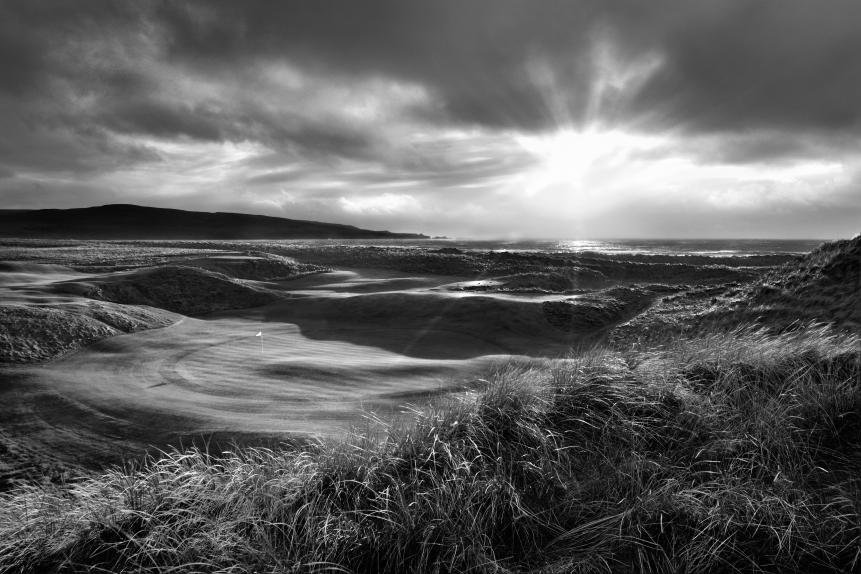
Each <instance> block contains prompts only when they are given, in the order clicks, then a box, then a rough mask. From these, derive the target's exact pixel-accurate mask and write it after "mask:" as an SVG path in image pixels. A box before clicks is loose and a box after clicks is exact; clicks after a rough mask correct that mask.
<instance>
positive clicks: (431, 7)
mask: <svg viewBox="0 0 861 574" xmlns="http://www.w3.org/2000/svg"><path fill="white" fill-rule="evenodd" d="M0 65H2V70H3V73H2V74H0V128H2V131H3V137H2V138H0V207H2V208H33V207H78V206H86V205H96V204H103V203H117V202H125V203H140V204H146V205H157V206H168V207H181V208H188V209H198V210H233V211H242V212H249V213H265V214H271V215H280V216H286V217H292V218H301V219H316V220H325V221H333V222H346V223H352V224H356V225H360V226H363V227H374V228H387V229H393V230H402V231H421V232H425V233H430V234H448V235H458V236H520V237H524V236H533V237H534V236H540V237H568V238H575V237H609V236H615V237H631V236H663V237H667V236H703V237H704V236H713V237H714V236H718V237H720V236H744V237H762V236H770V237H801V236H803V237H833V236H847V235H853V234H855V233H857V232H858V231H859V223H858V222H859V221H861V187H859V186H861V137H859V136H861V105H859V104H858V102H861V3H858V2H856V1H854V0H831V1H829V2H817V1H814V0H810V1H807V2H801V1H797V0H759V1H756V2H751V1H749V0H720V1H718V0H698V1H690V0H676V1H667V0H661V1H656V2H642V1H637V0H615V1H608V0H591V1H588V0H584V1H573V0H571V1H561V0H542V1H541V2H536V1H532V0H433V1H421V2H419V1H413V0H365V1H362V2H343V1H334V0H316V1H314V2H305V1H273V2H254V1H249V2H226V1H225V2H217V1H202V0H201V1H199V2H194V1H182V2H180V1H176V2H168V1H161V2H156V1H146V0H145V1H140V2H138V1H135V2H132V1H128V2H117V1H115V0H98V1H97V0H77V1H75V2H62V1H60V0H56V1H54V2H41V1H34V0H21V1H15V0H7V1H5V2H3V3H0Z"/></svg>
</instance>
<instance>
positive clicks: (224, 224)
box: [0, 204, 423, 239]
mask: <svg viewBox="0 0 861 574" xmlns="http://www.w3.org/2000/svg"><path fill="white" fill-rule="evenodd" d="M0 236H2V237H29V238H74V239H291V238H292V239H298V238H301V239H317V238H319V239H345V238H386V237H392V238H397V237H414V238H420V237H423V236H422V235H419V234H409V233H391V232H389V231H371V230H368V229H360V228H358V227H353V226H352V225H340V224H335V223H321V222H317V221H303V220H297V219H284V218H281V217H268V216H263V215H247V214H242V213H224V212H215V213H206V212H200V211H184V210H180V209H162V208H157V207H143V206H139V205H124V204H116V205H102V206H99V207H85V208H80V209H36V210H0Z"/></svg>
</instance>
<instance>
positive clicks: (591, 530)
mask: <svg viewBox="0 0 861 574" xmlns="http://www.w3.org/2000/svg"><path fill="white" fill-rule="evenodd" d="M859 345H861V342H859V339H858V338H857V337H856V336H851V335H846V334H838V333H835V332H833V331H831V330H829V328H827V327H824V326H817V325H808V326H806V327H804V328H802V329H798V330H796V331H793V332H789V333H783V334H781V335H768V334H765V333H763V332H761V331H757V330H754V329H749V328H748V329H738V330H735V331H733V332H729V333H713V334H711V335H706V336H702V337H699V338H697V339H693V340H678V341H669V342H667V343H666V344H664V345H661V346H655V347H653V348H650V349H648V350H625V349H621V350H620V349H610V348H604V349H598V350H593V351H589V352H585V353H581V354H579V355H577V356H575V357H572V358H570V359H565V360H559V361H556V362H554V363H552V364H550V365H548V366H546V367H541V368H532V369H530V368H525V367H522V366H511V367H508V368H503V369H500V370H499V371H498V372H496V373H494V374H493V375H492V376H491V377H490V378H491V381H490V385H489V386H488V388H487V389H486V390H485V391H483V392H482V393H481V394H479V395H478V396H475V397H472V398H469V399H464V400H459V401H452V402H451V403H449V404H447V405H444V406H436V407H434V408H432V409H429V410H428V411H426V412H423V413H417V415H416V421H415V423H414V424H413V425H412V426H410V427H409V428H405V429H395V428H390V429H388V432H386V433H383V434H382V435H379V438H374V436H376V435H373V434H367V435H364V436H356V437H355V438H354V439H353V440H350V441H346V442H342V443H339V444H329V445H319V446H316V447H314V448H307V449H304V450H286V449H285V450H283V451H274V450H263V449H243V450H237V451H236V452H231V453H223V454H221V455H219V456H217V457H216V456H211V455H210V454H207V453H205V452H202V451H200V450H189V451H185V452H171V453H166V454H163V455H162V456H160V457H155V458H152V459H150V460H148V461H147V462H146V463H145V464H144V465H140V466H138V467H136V468H127V469H116V470H112V471H110V472H108V473H106V474H104V475H102V476H98V477H93V478H90V479H87V480H84V481H81V482H78V483H75V484H72V485H69V486H67V487H65V488H61V489H55V490H46V489H43V488H37V487H31V488H22V489H19V490H17V491H14V492H11V493H8V494H6V495H4V496H3V498H2V500H0V571H9V572H22V573H23V572H123V571H128V572H224V573H250V572H259V573H268V572H411V573H416V574H417V573H422V572H548V573H550V572H560V573H561V572H596V573H597V572H668V573H669V572H674V573H678V572H698V573H699V572H759V571H765V572H828V571H832V572H846V571H852V570H858V569H859V568H861V472H859V471H861V454H859V453H861V358H859V349H861V346H859Z"/></svg>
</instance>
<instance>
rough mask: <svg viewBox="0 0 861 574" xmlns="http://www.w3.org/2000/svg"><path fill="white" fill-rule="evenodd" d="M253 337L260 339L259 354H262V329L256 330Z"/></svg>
mask: <svg viewBox="0 0 861 574" xmlns="http://www.w3.org/2000/svg"><path fill="white" fill-rule="evenodd" d="M254 336H255V337H257V338H259V339H260V354H261V355H262V354H263V331H257V334H256V335H254Z"/></svg>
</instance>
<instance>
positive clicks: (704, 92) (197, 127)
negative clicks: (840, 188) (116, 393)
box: [0, 0, 861, 153]
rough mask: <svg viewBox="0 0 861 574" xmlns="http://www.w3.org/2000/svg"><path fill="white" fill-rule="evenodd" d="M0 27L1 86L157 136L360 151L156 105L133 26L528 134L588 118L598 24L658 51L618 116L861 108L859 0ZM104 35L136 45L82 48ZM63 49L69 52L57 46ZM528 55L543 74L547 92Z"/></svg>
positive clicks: (826, 125)
mask: <svg viewBox="0 0 861 574" xmlns="http://www.w3.org/2000/svg"><path fill="white" fill-rule="evenodd" d="M0 22H2V24H0V26H2V34H0V65H2V66H3V70H4V74H2V80H0V82H2V86H3V87H4V88H5V89H6V90H8V91H10V92H11V93H13V94H19V95H21V97H22V98H23V97H25V96H24V95H23V94H24V93H25V92H26V91H27V90H31V91H32V90H45V89H46V85H47V84H49V83H50V80H56V79H57V78H63V79H64V80H65V81H66V82H67V83H68V85H69V86H70V93H71V94H73V95H77V96H80V95H81V94H96V95H99V94H101V96H102V97H103V99H104V101H105V102H110V103H108V104H106V107H110V108H112V109H108V110H106V111H105V113H104V114H103V117H91V118H89V119H90V120H91V121H95V122H97V123H103V124H104V125H105V126H106V127H107V128H110V129H113V130H117V131H121V132H140V133H148V134H151V135H156V136H171V135H178V136H179V135H184V136H188V137H192V138H198V139H207V140H217V139H234V140H235V139H241V138H242V137H245V136H250V137H270V138H273V139H282V140H283V139H287V140H292V141H302V140H303V139H308V140H309V145H310V146H317V147H323V148H324V147H326V146H327V145H332V146H333V147H335V148H339V147H346V148H347V150H346V151H347V153H349V152H351V151H352V152H354V153H359V152H360V151H361V149H362V148H363V145H364V142H361V141H357V137H356V135H355V134H353V135H348V136H339V135H337V134H335V133H328V134H327V133H326V130H325V129H322V128H319V127H318V128H317V129H311V128H309V127H307V126H303V127H301V128H299V129H296V130H291V129H288V130H286V132H285V131H283V130H282V133H261V131H262V132H266V131H274V128H270V129H269V130H262V129H261V126H263V125H267V124H268V125H270V126H271V125H274V124H273V122H271V121H269V120H272V119H277V118H272V117H267V116H266V115H265V114H261V113H259V112H260V110H259V109H258V110H255V109H253V107H252V108H249V109H247V110H242V109H234V110H231V111H230V113H228V114H222V115H219V114H218V113H212V112H211V111H208V110H207V109H206V107H205V106H200V105H198V104H199V103H196V102H188V103H186V105H178V104H177V103H176V102H164V101H160V100H159V95H158V89H159V81H160V78H159V77H158V76H157V70H155V71H154V72H151V73H153V74H156V76H154V77H150V76H147V73H146V72H141V71H140V70H139V69H137V68H138V67H139V66H140V64H141V59H142V57H143V56H146V55H143V54H140V53H136V45H135V43H134V42H135V41H139V40H140V39H141V38H146V39H147V41H148V42H150V43H151V44H152V45H153V46H155V47H156V48H157V50H158V53H157V54H155V55H154V57H155V58H157V59H158V60H159V61H161V62H163V63H167V64H170V65H179V66H190V67H194V69H195V70H196V71H197V72H198V73H202V74H207V73H208V72H211V73H212V74H213V76H214V77H218V76H220V75H223V74H225V73H228V72H227V71H229V70H231V69H237V67H239V69H241V68H242V66H252V65H253V63H254V62H256V61H258V60H260V59H267V58H268V59H287V60H289V61H291V62H297V63H299V64H300V65H303V66H306V67H308V68H309V69H314V70H316V71H317V72H316V73H317V74H318V75H320V76H321V77H324V78H325V77H326V75H338V76H340V77H345V78H350V77H354V78H355V77H365V76H368V75H375V74H376V75H384V76H387V77H392V78H396V79H401V80H404V81H411V82H415V83H417V84H419V85H423V86H426V87H427V88H428V89H429V90H431V91H432V93H433V94H434V96H435V98H436V104H437V105H436V106H434V107H432V108H428V109H423V110H422V109H417V110H415V112H416V114H418V115H421V114H426V115H427V116H429V117H436V118H437V119H440V118H448V120H447V121H451V122H454V123H458V122H463V123H467V124H478V125H484V126H490V127H496V128H510V129H528V130H536V129H547V128H552V127H554V126H556V125H558V124H560V122H563V121H570V122H572V123H574V124H577V123H578V122H582V121H584V120H585V118H584V114H585V113H586V106H587V105H588V102H589V97H590V89H591V88H592V87H593V83H594V81H595V75H596V74H597V73H600V70H595V69H594V53H593V51H592V50H593V48H594V43H595V39H596V34H597V33H601V32H602V31H603V32H602V33H606V34H608V35H609V37H610V38H611V41H612V42H613V44H614V45H615V47H616V49H618V50H619V51H620V58H622V59H625V58H634V57H636V56H637V55H638V54H642V53H644V52H648V51H653V52H654V53H656V54H658V55H659V56H660V57H661V59H662V62H663V65H662V66H661V67H660V69H659V70H658V71H657V73H656V74H654V75H653V76H652V78H651V79H650V80H649V81H648V83H647V85H646V86H645V87H644V88H643V90H642V91H641V93H639V94H638V95H637V97H636V98H635V99H633V101H630V102H623V103H622V104H620V105H621V106H622V108H623V109H622V110H621V111H620V110H616V113H617V114H622V119H625V118H628V119H631V120H633V119H635V118H637V117H638V116H648V117H649V119H650V121H651V122H652V125H653V126H654V127H666V126H681V127H683V128H687V129H691V130H705V131H713V130H726V129H741V128H745V129H752V128H760V127H762V128H778V129H779V128H781V127H786V128H787V129H791V128H793V127H795V126H800V127H806V128H811V127H815V128H817V129H823V130H847V129H855V128H857V127H858V123H859V115H861V106H858V105H857V101H861V33H859V31H861V24H859V22H861V4H859V3H857V2H853V1H851V0H834V1H832V2H828V3H824V4H823V3H819V2H799V1H776V0H766V1H758V2H747V1H741V0H729V1H720V2H718V1H711V0H705V1H702V2H669V1H660V2H653V3H644V2H635V1H633V0H621V1H616V2H605V1H598V0H589V1H581V2H570V1H561V0H545V1H542V2H533V1H530V0H471V1H466V2H464V1H461V0H435V1H434V2H423V1H422V2H420V1H417V0H367V1H363V2H340V1H335V0H318V1H315V2H293V1H271V2H262V1H256V2H255V1H251V2H241V3H240V2H226V1H214V2H213V1H208V2H142V3H122V2H109V1H94V0H87V1H83V2H73V3H72V2H32V1H27V2H24V1H17V2H16V1H12V2H6V3H4V5H3V8H2V17H0ZM99 36H102V37H111V36H115V37H116V43H120V44H121V43H123V42H124V41H125V40H132V43H131V45H130V46H129V47H128V48H127V49H126V50H119V49H117V48H114V49H111V50H105V46H104V45H103V44H98V43H96V44H94V45H93V46H92V47H91V48H87V45H88V39H89V38H93V37H99ZM70 46H71V47H72V48H76V49H77V52H76V53H74V52H75V51H74V50H73V53H71V54H70V55H71V56H73V57H74V58H76V59H77V61H70V59H69V58H66V57H65V55H69V54H65V55H64V51H66V52H68V50H69V47H70ZM531 62H538V63H540V65H541V66H543V67H544V68H545V69H546V70H547V71H548V73H549V74H550V75H551V76H552V79H553V82H554V86H553V87H552V91H553V92H554V93H553V94H548V91H549V90H550V89H549V88H548V86H546V85H541V83H540V82H539V81H537V80H536V77H535V74H533V73H531V71H530V70H531V67H530V63H531ZM345 81H349V80H348V79H347V80H345ZM252 87H253V86H252ZM68 95H69V94H68V93H67V94H66V96H67V97H68ZM551 100H555V101H551ZM116 102H120V103H116ZM123 102H128V103H123ZM560 110H561V113H560ZM331 131H343V130H342V129H338V130H331Z"/></svg>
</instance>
